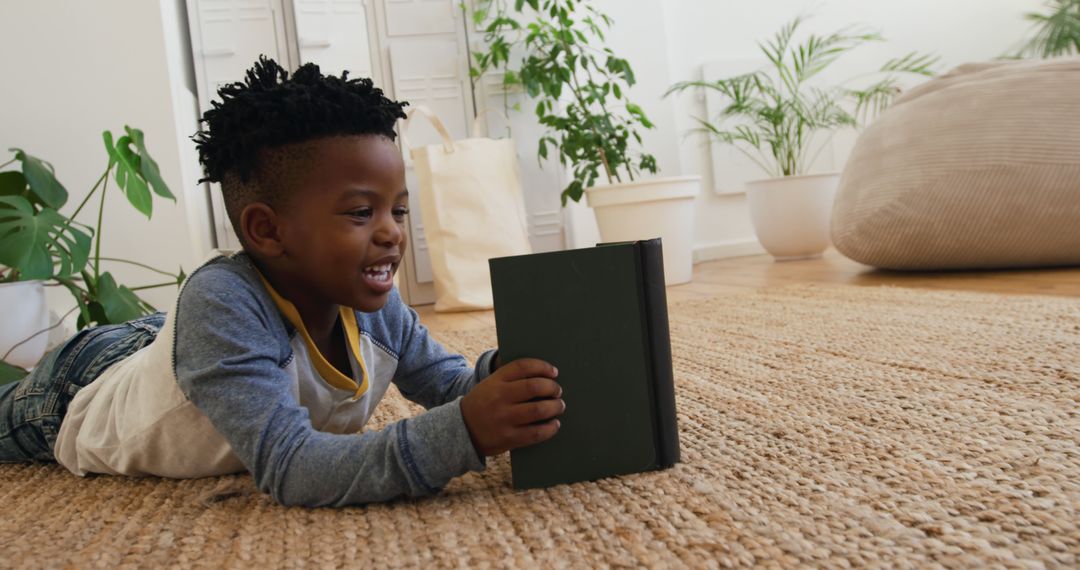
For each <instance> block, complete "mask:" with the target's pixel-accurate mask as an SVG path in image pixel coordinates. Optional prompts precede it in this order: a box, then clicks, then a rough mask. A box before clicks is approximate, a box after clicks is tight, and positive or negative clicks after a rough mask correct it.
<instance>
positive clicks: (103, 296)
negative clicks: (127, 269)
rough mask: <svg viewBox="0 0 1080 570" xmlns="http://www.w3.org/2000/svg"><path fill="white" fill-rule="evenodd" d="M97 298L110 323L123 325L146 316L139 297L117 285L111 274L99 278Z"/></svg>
mask: <svg viewBox="0 0 1080 570" xmlns="http://www.w3.org/2000/svg"><path fill="white" fill-rule="evenodd" d="M97 297H98V301H99V302H100V303H101V308H102V309H103V310H104V311H105V317H107V318H108V322H110V323H123V322H127V321H130V320H132V319H137V318H139V317H141V316H143V315H145V314H146V311H145V310H143V305H142V301H141V300H140V299H139V297H138V296H137V295H135V293H134V292H133V291H132V290H131V289H128V288H127V287H124V286H123V285H117V284H116V279H113V276H112V274H111V273H108V272H105V273H102V274H101V277H100V278H98V290H97Z"/></svg>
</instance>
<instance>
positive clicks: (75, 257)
mask: <svg viewBox="0 0 1080 570" xmlns="http://www.w3.org/2000/svg"><path fill="white" fill-rule="evenodd" d="M124 130H125V134H124V135H123V136H121V137H120V138H119V139H117V140H116V141H115V142H114V141H113V135H112V133H110V132H109V131H105V132H104V133H103V138H104V143H105V150H106V152H107V154H108V157H109V162H108V166H107V167H106V168H105V172H104V173H103V174H102V175H101V177H100V178H98V180H97V182H96V183H95V184H94V186H93V188H91V189H90V192H89V193H88V194H87V195H86V197H85V198H84V199H83V200H82V202H81V203H80V204H79V205H78V207H76V208H75V210H74V211H73V212H72V213H71V214H70V215H65V214H62V213H61V212H60V210H61V208H63V207H64V205H65V204H66V203H67V199H68V192H67V189H66V188H64V186H63V184H61V183H60V181H59V180H57V179H56V176H55V173H54V170H53V167H52V165H51V164H49V163H48V162H46V161H44V160H41V159H40V158H36V157H34V156H31V155H29V154H27V153H26V152H24V151H22V150H20V149H11V151H12V152H13V153H14V157H13V158H12V159H11V160H9V161H8V162H6V163H4V164H2V165H0V169H2V168H5V167H7V166H9V165H12V164H13V163H16V162H18V163H20V168H19V169H17V170H7V171H4V172H0V303H2V306H4V307H5V315H4V319H3V321H2V323H0V384H2V383H6V382H11V381H14V380H18V379H19V378H21V377H22V376H25V375H26V368H27V367H31V366H33V365H34V364H35V363H36V362H37V361H38V360H39V359H40V358H41V356H42V354H43V353H44V351H45V346H46V342H47V334H46V333H47V332H48V330H49V329H50V328H51V327H47V326H46V324H47V320H48V312H47V308H46V307H45V295H44V289H43V287H44V286H62V287H64V288H66V289H67V290H68V291H70V292H71V294H72V296H73V297H74V299H75V307H74V308H73V309H71V311H69V312H68V315H70V314H71V313H73V312H75V311H78V312H79V317H78V320H77V327H78V328H79V329H82V328H85V327H88V326H92V325H104V324H111V323H122V322H125V321H128V320H131V319H134V318H137V317H140V316H142V315H145V314H147V313H149V312H150V311H153V310H154V307H152V306H151V305H150V304H149V303H147V302H146V301H144V300H142V299H140V298H139V296H138V295H137V294H136V293H135V292H136V291H139V290H143V289H151V288H156V287H165V286H170V285H179V284H180V283H181V282H182V281H183V279H184V272H183V270H182V269H181V270H180V272H179V274H173V273H169V272H166V271H161V270H158V269H154V268H152V267H149V266H147V265H144V264H141V263H137V262H133V261H128V260H125V259H115V258H110V257H102V255H101V232H102V227H103V216H104V212H105V211H104V207H105V195H106V189H107V187H108V184H109V175H110V174H113V175H114V179H115V181H116V184H117V186H118V187H119V188H120V190H121V191H122V192H123V193H124V195H125V196H126V197H127V199H128V201H129V202H130V203H131V205H132V206H134V207H135V208H136V209H137V210H139V211H140V212H142V213H143V214H145V215H146V217H147V218H150V216H151V214H152V211H153V202H152V194H151V190H152V191H153V193H154V194H157V195H159V196H161V197H163V198H168V199H170V200H173V201H175V200H176V198H175V197H174V196H173V195H172V193H171V192H170V191H169V188H168V186H166V184H165V181H164V180H162V178H161V174H160V173H159V171H158V166H157V163H156V162H154V159H153V158H152V157H151V156H150V154H149V152H148V151H147V150H146V144H145V140H144V136H143V133H142V131H140V130H139V129H133V128H130V127H126V126H125V127H124ZM99 191H100V193H101V199H100V201H99V204H98V211H97V217H96V223H95V224H94V225H92V226H91V225H88V224H85V223H83V222H80V221H77V220H76V218H77V216H78V215H79V213H81V212H82V210H83V208H84V207H85V206H86V205H87V204H88V203H89V202H90V200H91V198H93V197H94V195H95V193H97V192H99ZM91 250H92V251H91ZM102 262H112V263H126V264H131V265H136V266H139V267H143V268H145V269H148V270H151V271H154V272H156V273H159V274H161V275H164V276H167V277H168V281H167V282H164V283H158V284H154V285H146V286H142V287H133V288H128V287H126V286H124V285H120V284H118V283H117V282H116V279H115V278H114V277H113V276H112V274H111V273H109V272H108V271H103V269H102V267H103V266H102ZM9 308H10V309H9ZM66 316H67V315H65V317H63V318H66ZM63 318H61V321H62V320H63ZM58 324H59V323H58Z"/></svg>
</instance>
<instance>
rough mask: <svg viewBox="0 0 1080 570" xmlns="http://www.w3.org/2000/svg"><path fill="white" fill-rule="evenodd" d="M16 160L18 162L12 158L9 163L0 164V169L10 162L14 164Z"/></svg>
mask: <svg viewBox="0 0 1080 570" xmlns="http://www.w3.org/2000/svg"><path fill="white" fill-rule="evenodd" d="M16 160H19V159H17V158H13V159H11V160H9V161H7V162H5V163H4V164H0V168H4V167H5V166H7V165H9V164H11V163H12V162H15V161H16Z"/></svg>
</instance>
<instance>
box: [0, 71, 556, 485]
mask: <svg viewBox="0 0 1080 570" xmlns="http://www.w3.org/2000/svg"><path fill="white" fill-rule="evenodd" d="M219 95H220V97H221V102H220V103H215V105H214V109H212V110H210V111H208V112H207V113H206V114H205V115H204V118H203V122H204V123H206V129H204V130H203V131H202V132H200V133H199V134H197V135H196V137H195V142H196V144H197V146H198V149H199V158H200V161H201V162H202V164H203V166H204V168H205V171H206V178H207V179H208V180H211V181H216V182H221V185H222V191H223V195H224V197H225V204H226V210H227V212H228V215H229V219H230V221H231V223H232V225H233V228H234V229H235V230H236V234H237V236H239V238H240V241H241V243H242V245H243V251H242V252H240V253H237V254H234V255H231V256H218V257H215V258H213V259H211V260H210V261H208V262H206V263H205V264H204V265H202V266H201V267H200V268H199V269H197V270H196V271H194V272H192V274H191V276H190V277H188V279H187V281H186V282H185V283H184V285H183V287H182V288H181V291H180V294H179V297H178V299H177V302H176V304H175V306H174V308H173V311H171V312H170V313H169V315H168V318H165V316H164V315H162V314H160V313H159V314H155V315H150V316H148V317H144V318H141V319H138V320H136V321H132V322H130V323H127V324H124V325H114V326H106V327H98V328H94V329H89V330H84V331H81V332H80V333H79V334H77V335H76V336H75V337H73V338H72V339H71V340H69V341H68V342H67V343H65V344H64V345H62V346H61V347H59V348H57V349H56V350H54V351H53V352H52V353H50V354H49V355H48V356H46V358H45V359H44V360H43V362H42V363H41V364H40V365H39V366H38V367H37V368H35V370H34V371H33V372H32V373H31V375H30V376H28V377H27V378H25V379H23V380H22V381H20V382H18V383H16V384H12V385H9V386H5V387H3V388H0V460H2V461H28V460H43V461H48V460H53V459H55V460H56V461H58V462H59V463H61V464H62V465H63V466H64V467H66V468H68V469H69V470H71V471H72V472H73V473H76V474H78V475H86V474H87V473H110V474H123V475H158V476H163V477H176V478H188V477H204V476H211V475H219V474H225V473H233V472H237V471H242V470H244V469H247V470H248V471H250V472H251V473H252V475H253V477H254V480H255V483H256V485H257V486H258V487H259V489H261V490H262V491H264V492H268V493H270V494H271V495H272V496H273V498H274V499H275V500H277V501H278V502H279V503H282V504H285V505H306V506H320V505H347V504H358V503H366V502H371V501H381V500H387V499H391V498H394V497H399V496H420V495H426V494H430V493H434V492H436V491H438V490H439V489H440V488H441V487H443V486H444V485H445V484H446V483H447V482H448V481H449V480H450V479H451V478H453V477H455V476H458V475H461V474H463V473H465V472H467V471H470V470H479V469H483V467H484V457H485V456H489V455H495V454H498V453H502V452H504V451H506V450H508V449H512V448H515V447H520V446H524V445H530V444H533V443H537V442H539V441H543V440H545V439H548V438H550V437H552V436H553V435H554V434H555V432H556V431H557V430H558V427H559V422H558V419H556V416H558V415H559V414H561V413H562V411H563V410H564V409H565V405H564V404H563V402H562V400H561V399H560V396H561V394H562V390H561V389H560V388H559V386H558V385H557V384H556V383H555V382H554V380H553V379H554V378H555V377H556V375H557V371H556V370H555V368H554V367H553V366H551V365H550V364H547V363H544V362H541V361H537V360H519V361H515V362H512V363H509V364H507V365H505V366H502V367H500V366H499V365H498V364H496V362H497V352H496V351H494V350H492V351H488V352H486V353H485V354H483V355H482V356H481V357H480V359H479V360H478V362H477V363H476V366H475V367H470V366H468V364H467V363H466V362H465V359H464V358H462V357H461V356H459V355H451V354H448V353H447V352H446V351H445V350H444V349H443V348H442V347H441V346H439V344H438V343H436V342H435V341H434V340H432V339H431V338H430V337H429V336H428V334H427V331H426V329H425V328H424V327H423V326H422V325H421V324H420V323H419V322H418V319H417V316H416V313H415V312H413V311H412V310H411V309H409V308H408V307H407V306H405V305H404V304H403V303H402V301H401V298H400V297H399V296H398V294H397V292H396V291H395V290H394V288H393V275H394V272H395V271H396V270H397V268H398V266H399V264H400V262H401V256H402V254H403V252H404V251H405V247H406V232H405V228H404V221H405V216H406V214H407V213H408V192H407V191H406V190H405V174H404V164H403V162H402V159H401V154H400V152H399V150H398V148H397V147H396V146H395V145H394V142H393V141H394V136H395V133H394V123H395V122H396V121H397V119H399V118H402V117H404V113H403V112H402V107H404V106H405V103H397V102H394V101H391V100H389V99H387V98H385V97H384V96H383V94H382V91H381V90H379V89H376V88H374V87H373V86H372V83H371V81H370V80H367V79H360V80H355V79H354V80H348V79H347V76H346V75H345V74H343V75H342V76H341V77H340V78H338V77H332V76H323V75H321V74H320V73H319V69H318V67H317V66H314V65H310V64H309V65H305V66H303V67H301V68H300V69H299V70H297V72H296V73H295V74H294V75H293V76H292V77H291V78H290V77H289V75H288V73H287V72H286V71H285V70H284V69H282V68H281V67H280V66H278V64H277V63H275V62H274V61H272V60H268V59H266V58H261V59H260V61H259V62H257V63H256V65H255V66H254V67H253V68H252V69H250V70H249V71H248V72H247V76H246V79H245V81H244V82H243V83H234V84H232V85H228V86H225V87H223V88H222V89H221V90H220V91H219ZM390 382H394V383H395V384H396V385H397V387H398V388H399V390H400V391H401V393H402V394H404V395H405V396H406V397H407V398H409V399H410V400H412V401H415V402H418V403H420V404H422V405H423V406H424V407H425V408H427V412H425V413H423V414H421V415H418V416H416V417H414V418H409V419H405V420H401V421H399V422H397V423H394V424H392V425H390V426H388V427H387V428H385V429H383V430H382V431H379V432H363V433H362V432H361V430H362V428H363V426H364V423H365V422H366V421H367V419H368V418H369V417H370V415H371V412H372V411H373V410H374V408H375V406H376V405H377V404H378V402H379V399H380V398H381V397H382V395H383V393H384V392H385V390H386V389H387V387H388V385H389V383H390Z"/></svg>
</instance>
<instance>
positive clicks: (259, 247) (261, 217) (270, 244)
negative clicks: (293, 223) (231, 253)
mask: <svg viewBox="0 0 1080 570" xmlns="http://www.w3.org/2000/svg"><path fill="white" fill-rule="evenodd" d="M240 231H241V232H243V234H244V235H243V236H242V237H243V239H244V242H245V244H246V245H247V246H248V247H250V248H252V249H254V250H255V252H256V253H259V254H260V255H262V256H264V257H278V256H280V255H282V254H283V253H284V252H285V245H284V243H283V242H282V239H281V225H280V223H279V220H278V215H277V212H275V211H274V209H273V208H271V207H270V206H269V205H267V204H265V203H263V202H252V203H250V204H248V205H247V206H244V209H243V211H241V212H240Z"/></svg>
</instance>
